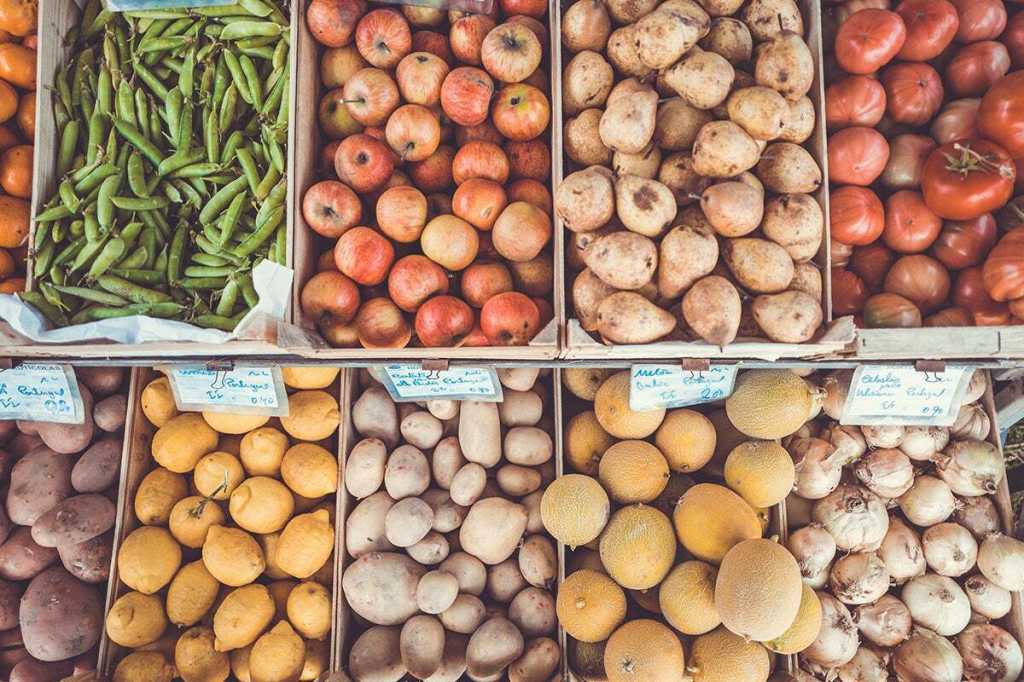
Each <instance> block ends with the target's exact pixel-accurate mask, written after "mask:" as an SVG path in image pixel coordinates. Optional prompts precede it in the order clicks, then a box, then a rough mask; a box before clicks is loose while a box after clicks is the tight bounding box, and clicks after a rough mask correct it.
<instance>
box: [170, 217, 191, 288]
mask: <svg viewBox="0 0 1024 682" xmlns="http://www.w3.org/2000/svg"><path fill="white" fill-rule="evenodd" d="M186 241H188V223H186V222H184V221H182V222H180V223H178V227H177V228H175V230H174V239H173V240H172V241H171V250H170V252H169V253H168V254H167V281H168V282H170V283H171V284H173V285H177V283H178V279H179V277H180V276H181V259H182V256H183V255H184V253H185V242H186Z"/></svg>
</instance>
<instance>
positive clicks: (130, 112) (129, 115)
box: [117, 80, 139, 127]
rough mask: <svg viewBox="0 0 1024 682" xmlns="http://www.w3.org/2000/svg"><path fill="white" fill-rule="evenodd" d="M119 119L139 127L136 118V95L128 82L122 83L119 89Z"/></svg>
mask: <svg viewBox="0 0 1024 682" xmlns="http://www.w3.org/2000/svg"><path fill="white" fill-rule="evenodd" d="M117 117H118V118H119V119H121V120H122V121H127V122H128V123H131V124H132V125H133V126H136V127H137V126H138V125H139V124H138V121H137V120H136V118H135V93H133V92H132V88H131V86H130V85H128V81H126V80H123V81H121V85H119V86H118V88H117Z"/></svg>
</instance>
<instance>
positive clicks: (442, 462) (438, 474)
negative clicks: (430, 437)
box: [430, 436, 466, 490]
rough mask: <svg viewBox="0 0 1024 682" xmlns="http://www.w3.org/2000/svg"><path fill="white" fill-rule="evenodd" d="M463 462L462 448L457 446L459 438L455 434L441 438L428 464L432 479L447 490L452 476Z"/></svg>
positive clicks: (464, 459) (464, 460)
mask: <svg viewBox="0 0 1024 682" xmlns="http://www.w3.org/2000/svg"><path fill="white" fill-rule="evenodd" d="M465 462H466V458H465V457H463V456H462V448H460V447H459V439H458V438H457V437H455V436H448V437H447V438H444V439H442V440H441V442H439V443H438V444H437V447H435V448H434V453H433V455H432V456H431V463H430V465H431V471H432V473H433V474H434V481H435V482H436V483H437V485H438V486H439V487H441V488H444V489H445V490H447V489H448V488H449V487H450V486H451V484H452V478H454V477H455V474H456V472H457V471H458V470H459V469H461V468H462V465H463V464H465Z"/></svg>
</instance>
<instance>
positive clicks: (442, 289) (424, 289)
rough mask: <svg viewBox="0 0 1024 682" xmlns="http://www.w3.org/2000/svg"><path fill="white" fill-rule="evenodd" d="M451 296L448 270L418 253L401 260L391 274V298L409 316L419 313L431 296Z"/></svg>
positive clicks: (389, 285) (389, 287)
mask: <svg viewBox="0 0 1024 682" xmlns="http://www.w3.org/2000/svg"><path fill="white" fill-rule="evenodd" d="M447 293H448V275H447V274H445V271H444V268H442V267H441V266H440V265H438V264H437V263H435V262H434V261H432V260H430V259H429V258H427V257H426V256H421V255H419V254H418V253H414V254H412V255H409V256H405V257H404V258H399V259H398V261H397V262H396V263H395V266H394V267H393V268H391V273H390V274H389V275H388V296H390V297H391V300H392V301H394V302H395V305H397V306H398V307H399V308H401V309H402V310H404V311H405V312H407V313H414V312H416V309H417V308H419V307H420V305H421V304H422V303H423V302H424V301H426V300H427V299H428V298H430V297H431V296H434V295H435V294H447Z"/></svg>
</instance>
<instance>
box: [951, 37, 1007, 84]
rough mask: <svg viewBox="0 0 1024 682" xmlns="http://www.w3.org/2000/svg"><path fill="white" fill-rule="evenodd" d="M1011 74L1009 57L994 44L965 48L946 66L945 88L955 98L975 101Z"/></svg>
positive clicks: (992, 41) (992, 42)
mask: <svg viewBox="0 0 1024 682" xmlns="http://www.w3.org/2000/svg"><path fill="white" fill-rule="evenodd" d="M1009 70H1010V53H1009V52H1008V51H1007V50H1006V46H1005V45H1003V44H1002V43H999V42H996V41H994V40H984V41H982V42H980V43H971V44H970V45H964V46H963V47H961V48H960V51H959V52H957V53H956V54H955V55H953V59H951V60H950V62H949V64H947V65H946V87H948V88H949V92H950V94H951V95H953V96H954V97H972V96H973V97H977V96H980V95H982V94H983V93H984V92H985V91H986V90H988V89H989V87H990V86H991V85H992V84H993V83H995V82H996V81H997V80H999V79H1000V78H1002V77H1003V76H1005V75H1006V72H1007V71H1009Z"/></svg>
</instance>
